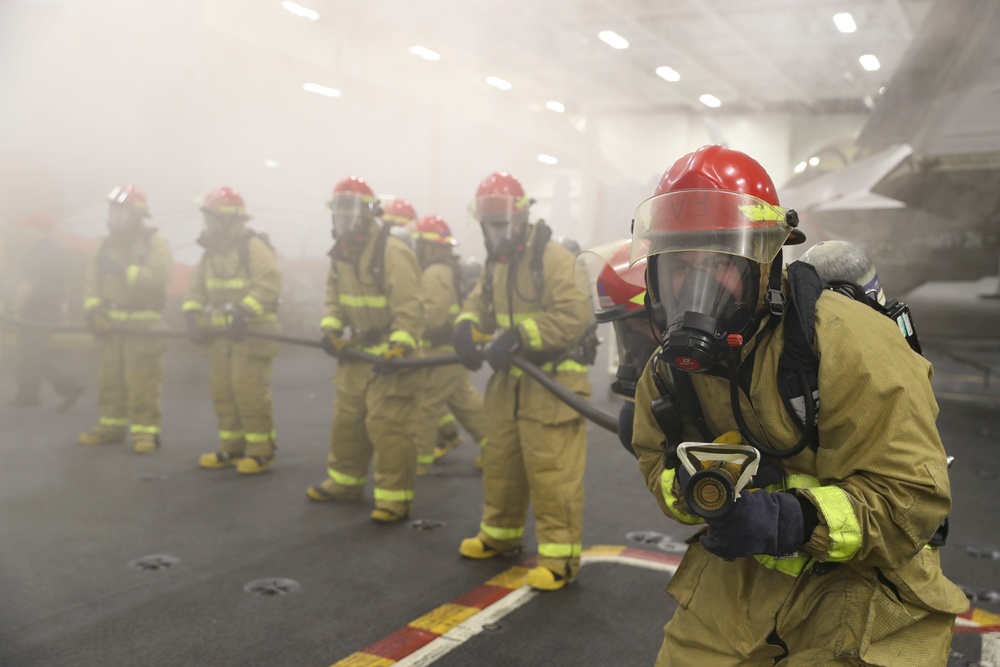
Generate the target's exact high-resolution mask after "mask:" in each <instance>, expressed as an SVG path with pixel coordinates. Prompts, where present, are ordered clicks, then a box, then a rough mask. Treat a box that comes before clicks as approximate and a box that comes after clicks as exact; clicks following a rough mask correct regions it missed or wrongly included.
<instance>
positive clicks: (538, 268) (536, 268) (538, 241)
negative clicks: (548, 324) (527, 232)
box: [530, 220, 552, 299]
mask: <svg viewBox="0 0 1000 667" xmlns="http://www.w3.org/2000/svg"><path fill="white" fill-rule="evenodd" d="M551 238H552V230H551V229H549V226H548V225H546V224H545V221H544V220H539V221H538V222H537V223H535V237H534V239H532V245H531V265H530V266H531V283H532V286H533V287H534V288H535V295H536V297H537V298H539V299H541V298H542V294H543V293H544V291H545V268H544V266H543V263H542V258H543V257H544V255H545V246H546V245H548V243H549V239H551Z"/></svg>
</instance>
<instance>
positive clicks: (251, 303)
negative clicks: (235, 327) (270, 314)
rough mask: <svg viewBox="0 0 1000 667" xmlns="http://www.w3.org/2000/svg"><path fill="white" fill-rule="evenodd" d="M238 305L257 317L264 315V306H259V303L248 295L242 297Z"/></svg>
mask: <svg viewBox="0 0 1000 667" xmlns="http://www.w3.org/2000/svg"><path fill="white" fill-rule="evenodd" d="M240 303H241V304H242V305H243V306H244V307H246V308H247V309H248V310H250V311H251V312H252V313H253V314H254V315H256V316H257V317H260V316H261V315H263V314H264V306H262V305H261V304H260V301H258V300H257V299H255V298H253V297H252V296H250V295H249V294H247V295H246V296H245V297H243V300H242V301H240Z"/></svg>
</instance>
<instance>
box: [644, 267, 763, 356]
mask: <svg viewBox="0 0 1000 667" xmlns="http://www.w3.org/2000/svg"><path fill="white" fill-rule="evenodd" d="M650 259H651V262H650V267H651V269H652V271H651V272H650V273H651V274H652V275H651V276H650V278H651V279H653V280H655V284H656V294H657V298H658V301H659V305H660V306H662V318H663V320H662V321H661V322H660V323H659V324H660V326H661V327H662V329H663V340H662V346H663V354H662V358H663V359H664V360H665V361H667V362H668V363H669V364H671V365H672V366H674V367H676V368H678V369H680V370H683V371H688V372H695V373H697V372H702V371H705V370H708V369H709V368H711V367H712V366H715V365H716V364H718V363H719V362H720V361H722V359H723V358H724V357H725V355H726V351H727V350H728V348H729V347H730V346H732V345H737V346H738V345H741V344H742V342H743V337H746V336H747V335H748V334H749V333H750V330H751V328H752V326H753V323H754V315H755V308H756V305H757V297H758V292H759V290H760V265H759V264H757V263H756V262H754V261H751V260H749V259H747V258H745V257H739V256H736V255H731V254H727V253H724V252H711V251H684V252H665V253H661V254H659V255H656V256H655V257H652V258H650Z"/></svg>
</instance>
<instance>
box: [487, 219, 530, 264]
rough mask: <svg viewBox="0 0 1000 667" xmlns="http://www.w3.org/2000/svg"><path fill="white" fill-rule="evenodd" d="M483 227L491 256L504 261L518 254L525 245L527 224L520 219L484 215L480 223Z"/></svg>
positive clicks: (488, 252)
mask: <svg viewBox="0 0 1000 667" xmlns="http://www.w3.org/2000/svg"><path fill="white" fill-rule="evenodd" d="M480 224H481V225H482V228H483V238H484V239H485V241H486V252H487V254H488V255H489V256H490V257H495V258H496V259H497V260H499V261H504V260H506V259H509V258H511V257H513V256H514V255H516V254H517V253H518V251H519V249H520V248H521V246H523V245H524V241H525V236H526V235H527V234H526V227H527V225H526V224H525V223H524V222H520V221H509V220H494V221H491V220H490V219H489V216H484V219H483V220H482V221H481V223H480Z"/></svg>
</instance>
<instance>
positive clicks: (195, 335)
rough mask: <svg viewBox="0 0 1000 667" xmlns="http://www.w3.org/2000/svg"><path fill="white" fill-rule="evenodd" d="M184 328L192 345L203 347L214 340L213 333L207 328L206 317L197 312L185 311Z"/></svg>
mask: <svg viewBox="0 0 1000 667" xmlns="http://www.w3.org/2000/svg"><path fill="white" fill-rule="evenodd" d="M184 327H185V329H187V335H188V338H189V339H190V340H191V342H192V343H195V344H196V345H201V344H203V343H207V342H209V341H210V340H212V333H211V332H210V331H209V330H208V327H207V326H205V318H204V316H203V315H202V314H201V313H200V312H199V311H197V310H187V311H184Z"/></svg>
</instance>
